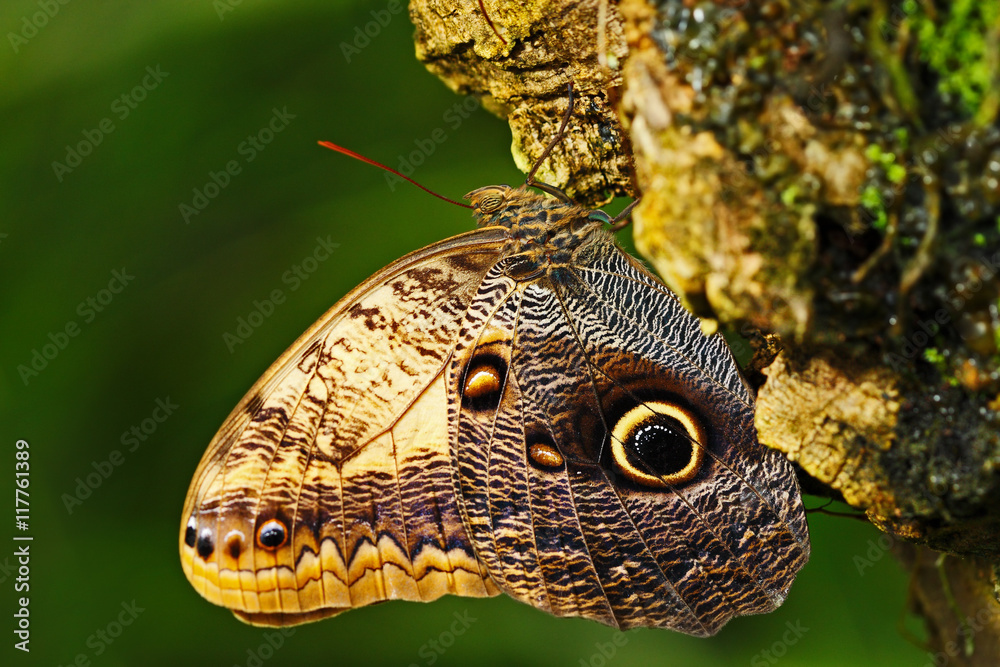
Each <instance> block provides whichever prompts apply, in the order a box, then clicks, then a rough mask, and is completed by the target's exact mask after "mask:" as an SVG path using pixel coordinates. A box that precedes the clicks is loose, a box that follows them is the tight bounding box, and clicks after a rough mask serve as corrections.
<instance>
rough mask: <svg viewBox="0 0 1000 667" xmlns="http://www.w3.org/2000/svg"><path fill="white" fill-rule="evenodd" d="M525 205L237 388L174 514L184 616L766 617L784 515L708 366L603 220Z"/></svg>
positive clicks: (717, 340) (491, 200) (773, 476)
mask: <svg viewBox="0 0 1000 667" xmlns="http://www.w3.org/2000/svg"><path fill="white" fill-rule="evenodd" d="M568 117H569V116H568V112H567V117H566V119H568ZM564 127H565V120H564ZM559 138H560V137H558V136H557V137H556V139H555V140H553V143H552V144H550V146H549V148H551V147H552V146H553V145H554V143H555V141H557V140H559ZM547 153H548V151H546V155H547ZM543 159H544V156H543ZM531 178H532V177H531V176H530V175H529V182H531ZM535 185H536V187H539V188H541V189H543V190H545V192H546V193H548V194H537V193H534V192H532V191H531V190H529V189H528V187H527V183H526V185H524V186H521V187H517V188H512V187H508V186H504V185H500V186H490V187H485V188H480V189H478V190H474V191H473V192H471V193H469V194H468V195H467V198H468V199H469V200H470V201H471V204H472V206H471V207H472V209H473V211H474V214H475V216H476V218H477V222H478V229H476V230H475V231H470V232H467V233H464V234H459V235H458V236H455V237H452V238H449V239H445V240H444V241H440V242H438V243H435V244H433V245H430V246H428V247H426V248H424V249H422V250H418V251H416V252H414V253H411V254H409V255H407V256H405V257H403V258H402V259H400V260H398V261H396V262H394V263H392V264H390V265H389V266H387V267H386V268H384V269H382V270H381V271H379V272H378V273H376V274H375V275H374V276H372V277H371V278H369V279H368V280H366V281H365V282H363V283H362V284H361V285H359V286H358V287H357V288H355V289H354V290H353V291H352V292H351V293H349V294H348V295H347V296H345V297H344V298H343V299H341V300H340V301H339V302H338V303H337V304H336V305H334V306H333V308H331V309H330V310H329V311H328V312H327V313H326V314H324V315H323V316H322V317H321V318H320V319H319V321H318V322H316V323H315V324H314V325H313V326H312V327H311V328H310V329H309V330H308V331H306V332H305V333H304V334H302V336H301V337H300V338H299V339H298V340H297V341H296V342H295V343H294V344H293V345H292V346H291V347H290V348H289V349H288V350H287V351H286V352H285V353H284V354H283V355H282V356H281V357H280V358H279V359H278V360H277V361H276V362H275V363H274V364H273V365H272V366H271V368H270V369H268V371H267V372H266V373H265V374H264V376H263V377H262V378H260V380H258V381H257V383H256V384H255V385H254V386H253V387H252V388H251V389H250V391H249V392H248V393H247V395H246V396H245V397H244V398H243V400H242V401H241V402H240V404H239V405H237V406H236V409H235V410H233V412H232V414H230V415H229V417H228V419H226V421H225V423H224V424H223V425H222V428H221V429H220V430H219V432H218V433H217V434H216V436H215V438H214V439H213V440H212V442H211V444H210V445H209V447H208V451H207V452H205V455H204V457H203V458H202V460H201V463H200V464H199V466H198V470H197V472H196V473H195V476H194V479H193V481H192V482H191V488H190V490H189V492H188V496H187V500H186V502H185V505H184V514H183V518H182V525H181V534H180V553H181V561H182V563H183V567H184V572H185V574H186V575H187V577H188V579H189V580H190V581H191V583H192V585H193V586H194V587H195V589H196V590H197V591H198V592H199V593H201V594H202V595H203V596H204V597H206V598H207V599H208V600H210V601H211V602H214V603H215V604H219V605H223V606H225V607H228V608H230V609H231V610H232V611H233V613H235V614H236V616H238V617H239V618H240V619H242V620H244V621H246V622H248V623H252V624H255V625H291V624H296V623H303V622H306V621H312V620H316V619H320V618H324V617H327V616H333V615H335V614H339V613H340V612H343V611H346V610H348V609H352V608H355V607H361V606H363V605H368V604H373V603H377V602H382V601H384V600H422V601H430V600H434V599H437V598H439V597H441V596H442V595H445V594H448V593H451V594H455V595H465V596H471V597H484V596H492V595H496V594H498V593H499V592H501V591H502V592H504V593H507V594H508V595H510V596H512V597H514V598H516V599H517V600H520V601H522V602H526V603H528V604H531V605H533V606H535V607H537V608H539V609H542V610H544V611H547V612H549V613H551V614H554V615H556V616H582V617H585V618H589V619H592V620H595V621H599V622H601V623H605V624H607V625H611V626H615V627H619V628H623V629H624V628H632V627H638V626H654V627H663V628H672V629H674V630H679V631H681V632H685V633H688V634H692V635H702V636H704V635H711V634H714V633H715V632H717V631H718V630H719V628H721V627H722V626H723V625H724V624H725V623H726V622H727V621H728V620H729V619H730V618H732V617H733V616H737V615H742V614H757V613H763V612H767V611H771V610H773V609H775V608H776V607H777V606H778V605H780V604H781V603H782V602H783V601H784V599H785V597H786V595H787V593H788V589H789V587H790V586H791V583H792V580H793V579H794V577H795V574H796V572H797V571H798V570H799V568H800V567H801V566H802V565H803V564H804V563H805V562H806V560H807V559H808V556H809V538H808V532H807V527H806V523H805V516H804V511H803V507H802V501H801V499H800V496H799V490H798V486H797V482H796V479H795V475H794V473H793V470H792V467H791V465H790V464H789V463H788V461H786V460H785V459H783V458H782V457H781V456H780V455H779V454H778V453H777V452H775V451H772V450H770V449H767V448H765V447H763V446H761V445H760V444H758V442H757V438H756V434H755V431H754V424H753V411H754V398H753V395H752V394H751V392H750V391H749V390H748V388H747V385H746V384H745V382H744V381H743V379H742V377H741V376H740V373H739V370H738V368H737V366H736V363H735V362H734V361H733V358H732V355H731V354H730V352H729V349H728V348H727V347H726V344H725V342H724V341H723V339H722V337H721V336H719V335H714V336H709V337H706V336H705V335H703V333H702V331H701V328H700V325H699V321H698V319H697V318H695V317H694V316H692V315H691V314H689V313H688V312H687V311H685V310H684V308H683V307H682V306H681V304H680V303H679V301H678V299H677V298H676V297H675V296H674V294H673V293H672V292H671V291H670V290H668V289H667V288H666V287H665V286H664V285H663V284H662V283H661V282H660V281H659V280H658V279H657V278H656V277H655V276H653V275H652V274H651V273H650V272H649V271H647V270H646V269H645V268H644V267H643V266H642V265H641V264H640V263H639V262H638V261H637V260H636V259H634V258H632V257H631V256H629V255H628V254H626V253H625V252H624V251H623V250H622V249H621V248H619V247H618V246H617V245H616V243H615V241H614V238H613V236H612V234H611V233H610V232H609V231H608V229H607V223H608V222H610V220H609V217H608V216H607V215H606V214H604V213H603V212H601V211H591V210H588V209H586V208H584V207H581V206H579V205H577V204H575V203H573V202H572V201H571V200H569V198H568V197H566V196H565V195H563V194H562V193H561V192H560V191H558V190H556V189H555V188H553V187H551V186H545V185H544V184H535Z"/></svg>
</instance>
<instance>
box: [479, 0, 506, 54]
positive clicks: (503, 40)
mask: <svg viewBox="0 0 1000 667" xmlns="http://www.w3.org/2000/svg"><path fill="white" fill-rule="evenodd" d="M479 9H481V10H482V12H483V18H485V19H486V22H487V23H489V24H490V30H492V31H493V34H494V35H496V36H497V39H499V40H500V41H501V42H503V45H504V46H507V40H506V39H504V38H503V35H501V34H500V33H499V32H497V27H496V26H495V25H493V21H491V20H490V15H489V14H487V13H486V7H485V6H483V0H479Z"/></svg>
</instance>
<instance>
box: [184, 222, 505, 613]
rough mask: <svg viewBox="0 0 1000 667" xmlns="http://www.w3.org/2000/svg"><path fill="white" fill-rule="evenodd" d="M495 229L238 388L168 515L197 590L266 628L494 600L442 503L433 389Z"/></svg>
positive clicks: (437, 391) (439, 403) (451, 249)
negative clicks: (382, 606) (407, 606)
mask: <svg viewBox="0 0 1000 667" xmlns="http://www.w3.org/2000/svg"><path fill="white" fill-rule="evenodd" d="M504 232H505V230H498V229H479V230H476V231H472V232H469V233H467V234H462V235H459V236H456V237H453V238H451V239H448V240H445V241H442V242H440V243H437V244H434V245H431V246H428V247H427V248H424V249H423V250H420V251H418V252H416V253H412V254H411V255H408V256H406V257H404V258H402V259H400V260H398V261H397V262H395V263H393V264H391V265H390V266H388V267H386V268H385V269H383V270H382V271H380V272H379V273H378V274H376V275H375V276H373V277H372V278H370V279H368V280H367V281H366V282H365V283H363V284H362V285H360V286H359V287H358V288H356V289H355V290H354V291H353V292H351V293H350V294H348V295H347V296H346V297H345V298H344V299H342V300H341V301H340V302H338V303H337V304H336V305H335V306H333V308H331V309H330V310H329V311H328V312H327V313H326V314H325V315H324V316H323V317H322V318H321V319H320V320H319V321H318V322H316V324H314V325H313V326H312V327H311V328H310V329H309V330H308V331H307V332H306V333H304V334H303V335H302V336H301V337H300V338H299V339H298V340H297V341H296V342H295V343H294V344H293V345H292V346H291V348H289V349H288V350H287V351H286V352H285V353H284V354H283V355H282V356H281V358H279V359H278V360H277V361H276V362H275V363H274V364H273V365H272V366H271V368H270V369H269V370H268V371H267V372H266V373H265V374H264V376H263V377H261V378H260V380H258V382H257V383H256V384H255V385H254V386H253V388H252V389H251V390H250V391H249V392H248V393H247V395H246V396H245V397H244V398H243V400H242V401H241V402H240V404H239V405H238V406H237V407H236V409H235V410H234V411H233V412H232V414H230V415H229V417H228V419H227V420H226V422H225V423H224V424H223V426H222V428H221V429H220V430H219V432H218V433H217V434H216V436H215V438H214V439H213V440H212V442H211V444H210V445H209V448H208V450H207V451H206V453H205V455H204V457H203V458H202V461H201V463H200V464H199V466H198V470H197V472H196V474H195V476H194V479H193V481H192V483H191V487H190V490H189V492H188V496H187V500H186V502H185V506H184V514H183V519H182V521H183V525H182V527H181V538H180V552H181V561H182V564H183V568H184V572H185V574H186V575H187V577H188V579H189V580H190V581H191V583H192V584H193V585H194V587H195V589H196V590H198V592H199V593H201V594H202V595H203V596H204V597H206V598H207V599H208V600H210V601H212V602H214V603H216V604H220V605H224V606H226V607H229V608H230V609H232V610H233V611H234V613H236V615H237V616H239V617H240V618H242V619H243V620H246V621H248V622H251V623H254V624H266V625H283V624H293V623H299V622H304V621H308V620H314V619H317V618H321V617H324V616H329V615H333V614H336V613H339V612H340V611H343V610H346V609H349V608H352V607H358V606H362V605H366V604H371V603H374V602H379V601H382V600H388V599H406V600H425V601H427V600H433V599H436V598H437V597H440V596H441V595H444V594H447V593H455V594H458V595H467V596H487V595H495V594H496V593H497V589H496V587H495V585H494V584H493V582H492V581H491V580H490V578H489V576H488V575H486V574H485V572H484V570H483V568H482V567H481V564H480V563H479V561H478V559H477V557H476V555H475V552H474V550H473V547H472V544H471V542H470V540H469V538H468V535H467V532H466V530H465V528H464V526H463V523H462V519H461V516H460V513H459V510H458V508H457V505H456V501H455V493H454V486H453V477H452V473H451V463H450V460H449V453H448V446H449V430H448V420H447V386H446V381H445V378H446V369H447V367H448V362H449V360H450V357H451V354H452V351H453V349H454V341H455V340H456V338H457V337H458V334H459V331H458V330H459V327H460V325H461V323H462V317H463V314H464V312H465V311H466V309H467V307H468V305H469V303H470V301H471V300H472V299H473V297H474V296H475V294H476V291H477V288H478V287H479V285H480V283H481V282H482V277H483V275H484V274H485V273H486V272H487V271H488V270H489V268H490V266H492V265H493V264H494V262H495V261H496V259H497V252H498V247H499V244H500V243H501V242H502V239H503V237H504Z"/></svg>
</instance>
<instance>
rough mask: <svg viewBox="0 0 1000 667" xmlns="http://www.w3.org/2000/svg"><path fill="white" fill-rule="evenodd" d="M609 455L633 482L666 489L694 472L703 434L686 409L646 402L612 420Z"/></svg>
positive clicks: (702, 448)
mask: <svg viewBox="0 0 1000 667" xmlns="http://www.w3.org/2000/svg"><path fill="white" fill-rule="evenodd" d="M611 455H612V457H613V459H614V464H615V468H617V469H618V470H619V471H620V472H621V473H622V474H623V475H625V476H626V477H628V478H629V479H630V480H632V481H633V482H635V483H636V484H641V485H642V486H649V487H653V488H666V487H667V486H670V485H673V484H681V483H684V482H687V481H689V480H691V479H693V478H694V476H695V475H696V474H697V473H698V470H699V469H700V468H701V466H702V463H703V462H704V460H705V434H704V430H703V429H702V427H701V424H700V423H699V422H698V420H697V419H696V418H695V416H694V415H693V414H691V412H690V411H688V410H686V409H684V408H681V407H680V406H678V405H676V404H672V403H663V402H660V401H646V402H644V403H640V404H639V405H637V406H635V407H634V408H632V409H631V410H629V411H628V412H626V413H625V414H624V415H622V417H621V419H619V420H618V421H617V423H615V426H614V429H612V432H611Z"/></svg>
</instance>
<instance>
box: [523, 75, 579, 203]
mask: <svg viewBox="0 0 1000 667" xmlns="http://www.w3.org/2000/svg"><path fill="white" fill-rule="evenodd" d="M566 88H567V96H568V100H567V102H566V115H565V116H563V119H562V123H561V124H560V125H559V131H558V132H556V136H554V137H552V141H550V142H549V145H548V146H546V147H545V150H544V151H542V155H541V156H540V157H539V158H538V160H536V161H535V166H534V167H532V168H531V171H529V172H528V178H526V179H525V181H524V184H525V185H530V186H534V187H537V186H538V184H537V183H536V182H535V172H536V171H538V168H539V167H541V166H542V163H543V162H545V160H546V159H547V158H548V157H549V153H551V152H552V149H553V148H555V147H556V144H558V143H559V142H560V141H562V138H563V136H564V135H565V134H566V126H567V125H569V118H570V116H572V115H573V82H572V81H570V82H569V83H568V84H567V85H566ZM550 187H551V186H550ZM563 196H565V195H563Z"/></svg>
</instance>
